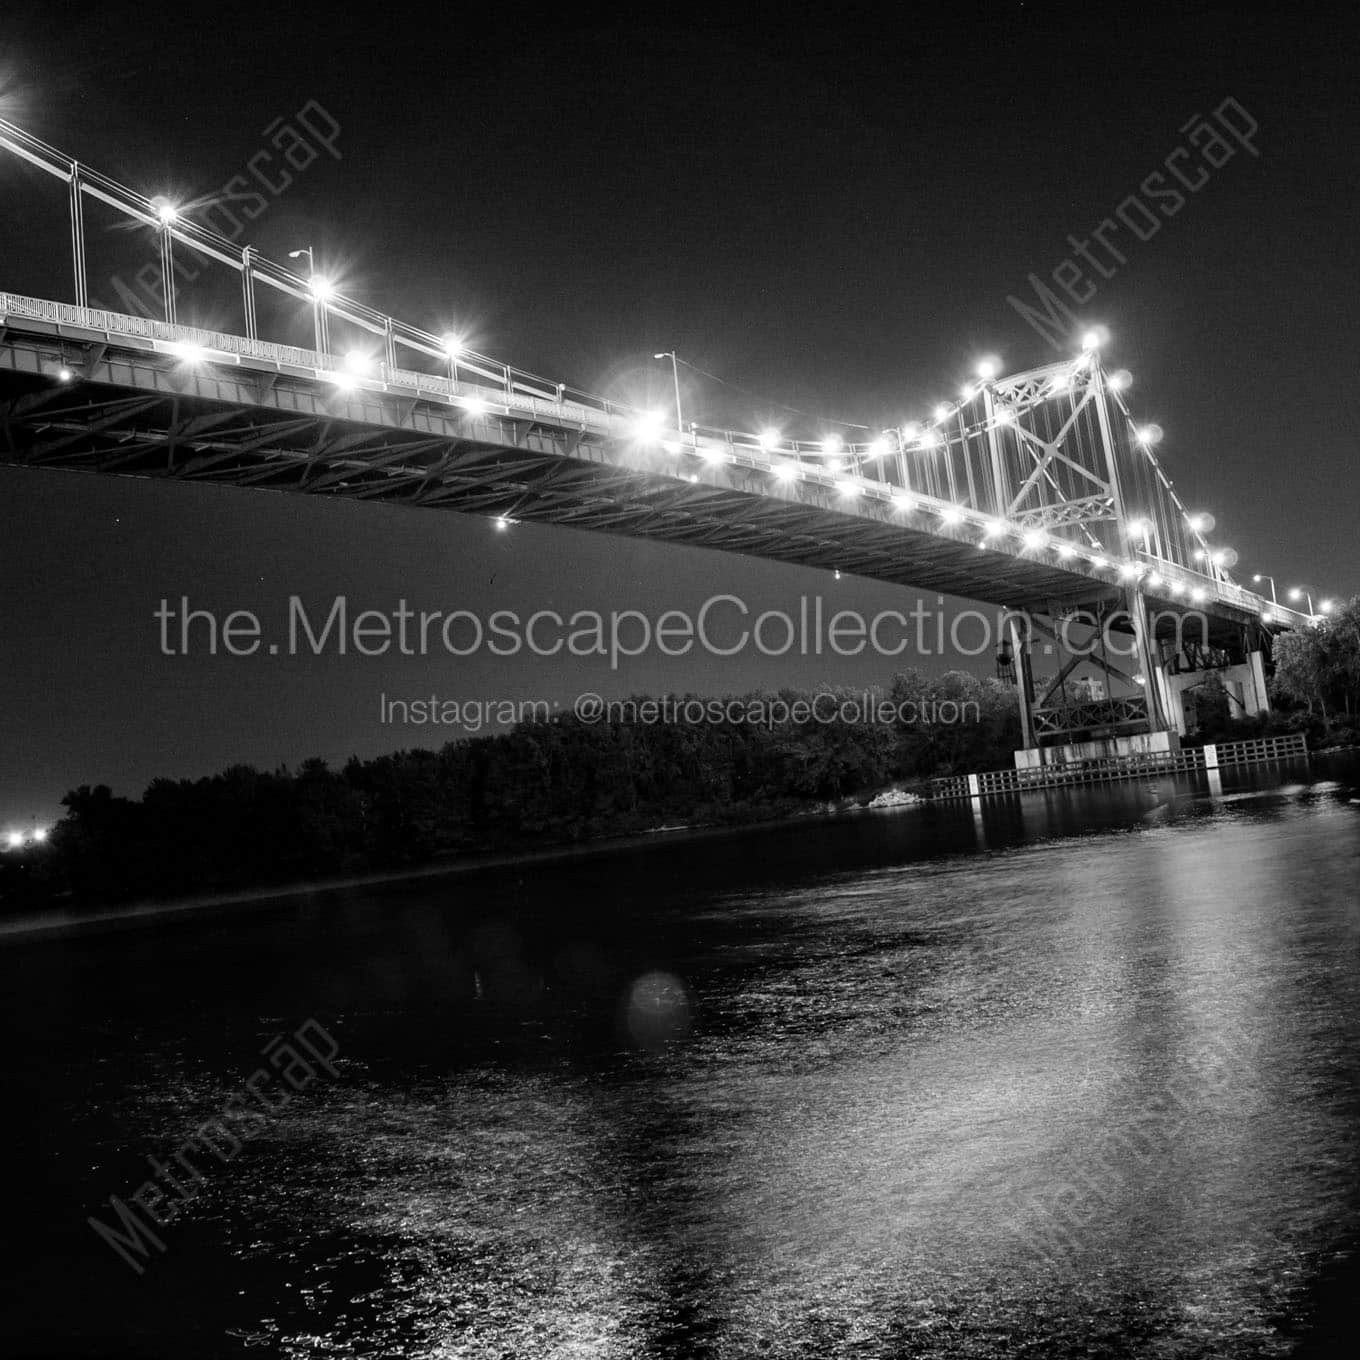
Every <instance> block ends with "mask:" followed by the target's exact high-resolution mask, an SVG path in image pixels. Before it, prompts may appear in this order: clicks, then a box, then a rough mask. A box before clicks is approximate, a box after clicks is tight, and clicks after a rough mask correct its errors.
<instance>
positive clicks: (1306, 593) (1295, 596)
mask: <svg viewBox="0 0 1360 1360" xmlns="http://www.w3.org/2000/svg"><path fill="white" fill-rule="evenodd" d="M1289 598H1290V599H1291V600H1299V599H1304V600H1307V601H1308V617H1309V618H1312V617H1313V592H1312V591H1311V590H1309V589H1308V587H1307V586H1295V587H1294V588H1293V590H1291V591H1290V592H1289Z"/></svg>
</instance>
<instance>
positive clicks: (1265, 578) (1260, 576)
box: [1251, 571, 1280, 605]
mask: <svg viewBox="0 0 1360 1360" xmlns="http://www.w3.org/2000/svg"><path fill="white" fill-rule="evenodd" d="M1251 579H1252V581H1253V582H1254V583H1255V584H1256V585H1260V584H1261V582H1262V581H1269V582H1270V602H1271V604H1276V605H1277V604H1279V603H1280V602H1279V600H1277V599H1276V598H1275V578H1274V577H1273V576H1267V575H1266V573H1265V572H1263V571H1261V572H1257V573H1256V575H1255V576H1253V577H1252V578H1251Z"/></svg>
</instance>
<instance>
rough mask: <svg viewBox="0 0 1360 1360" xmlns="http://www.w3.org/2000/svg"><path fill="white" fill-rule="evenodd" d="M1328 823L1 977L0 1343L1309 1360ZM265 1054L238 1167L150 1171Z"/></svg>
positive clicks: (145, 943) (532, 909)
mask: <svg viewBox="0 0 1360 1360" xmlns="http://www.w3.org/2000/svg"><path fill="white" fill-rule="evenodd" d="M1358 785H1360V769H1357V767H1356V765H1355V763H1354V762H1347V761H1346V760H1344V759H1340V758H1336V759H1334V760H1333V761H1332V762H1330V763H1328V762H1326V761H1320V760H1317V759H1315V760H1314V761H1313V763H1312V765H1311V766H1308V765H1304V766H1302V767H1298V768H1289V769H1282V770H1274V771H1271V770H1264V771H1258V772H1256V773H1254V774H1253V775H1250V776H1229V775H1225V776H1224V777H1223V780H1222V785H1221V787H1220V786H1219V785H1215V787H1214V788H1212V789H1210V788H1209V787H1208V786H1207V785H1206V784H1205V783H1204V781H1203V780H1202V779H1200V780H1198V781H1196V780H1194V779H1191V778H1185V779H1165V780H1149V781H1145V782H1140V783H1131V784H1122V785H1111V786H1106V787H1100V788H1090V789H1084V790H1068V791H1062V792H1053V793H1049V794H1034V795H1027V796H1025V797H1024V798H1014V799H1009V800H995V801H992V802H989V803H988V804H986V805H984V806H982V807H981V808H975V807H974V806H972V805H969V804H956V805H932V806H927V807H917V808H907V809H902V810H893V811H890V812H882V813H862V814H860V815H857V816H853V817H847V818H843V819H839V820H827V821H815V822H807V823H803V824H798V825H792V826H790V825H783V826H777V827H766V828H757V829H752V830H749V831H743V832H740V833H734V834H732V835H730V836H721V837H716V838H709V839H703V840H695V839H688V838H680V839H665V838H658V839H659V843H657V844H654V845H650V846H647V847H645V848H633V849H626V850H621V851H619V852H617V853H613V854H608V855H602V856H598V857H592V858H588V859H581V860H578V861H569V862H563V863H557V864H534V865H525V866H520V867H510V868H499V869H495V870H488V871H486V872H483V873H475V874H463V875H458V876H454V877H450V878H447V879H437V880H421V881H415V882H407V883H396V884H388V885H384V886H381V887H376V888H364V889H354V890H348V891H344V892H338V893H330V894H317V895H315V896H313V897H309V898H305V899H299V900H291V901H287V902H280V903H277V904H270V905H268V906H256V907H254V908H252V909H250V910H248V911H246V910H242V911H236V912H233V911H218V912H211V913H203V914H201V915H194V916H187V915H186V916H177V917H167V918H164V919H162V920H159V921H154V922H150V923H147V922H143V923H139V924H137V925H136V926H131V927H127V928H121V929H108V930H102V931H95V932H84V933H77V934H69V935H65V936H62V937H60V938H33V939H29V940H10V941H8V942H6V943H4V944H3V945H2V946H0V1008H2V1011H0V1013H2V1014H3V1019H4V1022H5V1033H6V1036H7V1040H8V1042H7V1044H6V1050H5V1056H4V1059H3V1062H4V1069H5V1071H4V1078H5V1090H6V1095H7V1097H8V1102H7V1104H8V1113H7V1116H6V1133H7V1137H8V1141H9V1142H10V1145H11V1152H10V1157H9V1160H8V1161H7V1163H6V1165H7V1168H8V1170H9V1184H8V1186H7V1187H6V1189H7V1193H6V1196H5V1201H6V1218H7V1232H6V1239H7V1245H6V1248H5V1253H6V1261H5V1268H4V1271H3V1282H2V1283H0V1291H3V1294H4V1311H3V1315H2V1316H3V1322H0V1332H3V1335H4V1337H5V1339H6V1341H7V1342H8V1346H7V1347H6V1345H4V1344H0V1351H4V1353H6V1354H11V1353H12V1354H15V1355H23V1356H38V1355H42V1356H58V1355H60V1356H66V1355H72V1354H90V1355H127V1356H133V1355H135V1356H139V1357H150V1356H156V1357H161V1356H164V1357H172V1356H173V1357H176V1360H184V1358H185V1357H195V1356H219V1355H221V1356H235V1355H264V1356H271V1355H277V1356H285V1357H290V1358H291V1357H304V1356H305V1357H313V1356H318V1357H319V1356H327V1357H351V1356H354V1357H357V1356H372V1357H377V1356H403V1357H444V1356H462V1355H468V1356H479V1357H480V1356H488V1357H491V1356H496V1357H499V1356H525V1357H531V1356H581V1357H614V1356H618V1357H623V1356H629V1357H631V1356H645V1355H656V1356H677V1357H678V1356H715V1357H719V1356H721V1357H727V1356H731V1357H744V1356H765V1355H769V1356H777V1357H783V1356H799V1357H801V1356H818V1357H825V1356H838V1355H855V1356H873V1357H886V1356H898V1355H910V1356H932V1357H933V1356H950V1357H954V1356H960V1357H962V1356H969V1357H974V1356H977V1357H981V1356H988V1357H990V1356H1003V1355H1004V1356H1016V1355H1022V1356H1035V1357H1065V1356H1078V1355H1080V1356H1102V1355H1110V1356H1119V1355H1138V1356H1158V1357H1163V1356H1175V1357H1181V1356H1195V1357H1200V1356H1204V1357H1208V1356H1215V1357H1219V1356H1232V1357H1237V1356H1283V1355H1293V1354H1298V1355H1325V1354H1331V1353H1333V1352H1332V1349H1331V1348H1332V1345H1333V1341H1332V1339H1331V1332H1330V1330H1329V1329H1330V1328H1331V1327H1332V1326H1333V1325H1335V1324H1337V1321H1338V1319H1339V1318H1340V1316H1341V1312H1340V1309H1341V1305H1342V1303H1343V1302H1344V1301H1345V1300H1346V1299H1347V1298H1349V1296H1350V1292H1351V1291H1352V1290H1353V1289H1354V1279H1355V1276H1354V1270H1353V1264H1352V1262H1353V1255H1352V1253H1353V1252H1354V1249H1355V1247H1356V1244H1357V1241H1358V1240H1360V1193H1358V1192H1360V1177H1358V1176H1357V1170H1358V1169H1360V1149H1358V1148H1357V1142H1356V1134H1357V1130H1360V1118H1358V1117H1357V1116H1358V1115H1360V1101H1358V1100H1357V1093H1358V1092H1360V1083H1357V1075H1358V1074H1360V969H1358V968H1357V959H1358V958H1360V953H1358V952H1357V944H1358V943H1360V892H1357V884H1360V787H1358ZM308 1022H315V1025H316V1026H320V1030H321V1032H324V1034H325V1035H327V1036H329V1037H330V1038H332V1039H333V1041H334V1045H335V1049H336V1053H335V1056H334V1058H333V1059H331V1060H330V1062H329V1067H330V1069H331V1070H329V1071H328V1070H325V1066H324V1065H323V1064H320V1063H319V1062H314V1063H312V1064H311V1066H310V1067H309V1069H308V1070H309V1071H310V1073H311V1076H309V1077H307V1078H305V1079H303V1078H299V1080H298V1081H297V1082H296V1083H295V1087H296V1089H293V1088H292V1087H290V1088H288V1099H287V1103H286V1104H285V1103H284V1102H283V1101H282V1100H279V1101H278V1102H277V1103H278V1104H279V1105H280V1108H279V1109H278V1110H277V1111H276V1112H274V1113H270V1114H269V1115H268V1116H256V1118H255V1120H254V1123H253V1125H252V1127H251V1131H250V1136H248V1137H243V1138H242V1139H241V1140H240V1142H239V1146H238V1148H237V1149H236V1151H235V1152H231V1150H230V1149H229V1148H228V1149H226V1151H223V1150H222V1149H221V1148H219V1151H218V1154H216V1155H215V1156H214V1155H209V1152H208V1151H205V1150H204V1148H203V1145H202V1144H201V1143H199V1144H190V1143H188V1142H187V1141H186V1140H191V1139H194V1138H195V1130H198V1129H200V1128H202V1127H203V1126H204V1125H205V1124H209V1125H211V1124H212V1123H213V1122H214V1121H218V1123H219V1124H220V1122H221V1121H222V1120H223V1118H224V1117H225V1116H224V1111H225V1110H227V1109H228V1108H230V1102H231V1101H232V1100H233V1099H234V1098H238V1097H239V1095H240V1093H241V1091H242V1088H243V1083H244V1082H245V1081H246V1079H247V1078H248V1077H249V1076H250V1074H251V1073H252V1072H254V1071H256V1070H258V1069H259V1068H260V1067H261V1065H262V1063H263V1062H264V1061H265V1060H264V1059H263V1058H262V1057H261V1053H262V1050H263V1049H264V1047H265V1045H266V1044H267V1043H269V1041H270V1040H271V1036H277V1035H280V1034H283V1035H292V1034H295V1033H298V1032H299V1030H300V1027H304V1026H306V1025H307V1023H308ZM308 1032H310V1033H312V1034H313V1035H315V1034H316V1033H317V1032H318V1031H317V1030H316V1029H315V1028H313V1029H312V1030H310V1031H308ZM323 1048H324V1045H323ZM325 1052H329V1050H325ZM275 1075H276V1074H275ZM275 1085H276V1089H283V1088H281V1087H279V1086H278V1083H277V1082H276V1084H275ZM234 1127H241V1126H234ZM186 1146H196V1148H197V1150H196V1151H195V1152H194V1154H193V1158H194V1159H193V1160H192V1161H191V1162H190V1164H191V1165H193V1166H195V1168H196V1170H197V1176H196V1178H195V1179H193V1180H192V1181H188V1178H187V1177H184V1176H181V1177H180V1178H179V1180H180V1182H181V1185H182V1188H183V1189H184V1191H185V1192H184V1193H182V1194H181V1196H180V1199H179V1201H178V1208H177V1210H176V1212H175V1215H174V1217H173V1219H172V1220H171V1221H168V1222H166V1223H164V1224H162V1225H160V1226H159V1227H158V1228H157V1229H156V1235H157V1237H158V1239H159V1241H160V1243H161V1246H163V1250H162V1249H161V1248H160V1247H154V1246H153V1247H151V1248H149V1249H147V1248H145V1247H143V1248H140V1249H138V1250H137V1251H135V1252H129V1251H127V1249H123V1251H122V1252H120V1251H119V1250H118V1249H116V1247H115V1246H114V1245H111V1244H110V1242H109V1241H107V1240H105V1238H103V1237H101V1235H100V1234H99V1233H98V1232H97V1231H96V1229H95V1228H94V1227H92V1226H91V1224H90V1222H89V1220H90V1219H91V1218H92V1217H93V1218H95V1219H97V1220H99V1221H103V1222H106V1223H109V1224H115V1223H117V1218H116V1216H115V1211H114V1209H112V1208H111V1206H110V1197H111V1196H116V1197H118V1198H119V1199H121V1200H122V1201H123V1202H124V1203H127V1202H128V1201H129V1197H130V1196H131V1195H133V1193H134V1192H136V1191H137V1190H138V1187H139V1186H140V1185H142V1183H143V1182H146V1181H147V1180H148V1178H149V1177H152V1175H153V1167H152V1163H151V1162H149V1161H148V1159H149V1158H155V1159H158V1160H159V1162H160V1163H161V1164H162V1165H165V1164H167V1163H168V1162H169V1161H170V1159H171V1158H172V1156H173V1154H174V1152H175V1150H176V1149H183V1148H185V1147H186ZM181 1165H182V1164H181ZM185 1182H187V1185H186V1184H185ZM161 1184H162V1185H164V1184H165V1181H164V1180H162V1182H161ZM147 1221H148V1222H150V1221H151V1220H150V1219H149V1218H148V1219H147ZM125 1258H126V1259H125Z"/></svg>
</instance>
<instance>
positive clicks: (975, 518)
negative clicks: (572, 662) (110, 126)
mask: <svg viewBox="0 0 1360 1360" xmlns="http://www.w3.org/2000/svg"><path fill="white" fill-rule="evenodd" d="M4 317H9V318H15V317H18V318H27V319H30V320H33V321H37V322H40V323H45V324H46V325H50V326H53V327H57V328H71V329H76V330H81V331H86V332H92V333H95V334H98V335H102V336H105V337H107V338H108V339H109V340H110V341H114V340H117V339H120V338H121V339H127V340H130V341H133V342H135V343H140V344H143V345H145V346H146V347H149V348H152V349H161V350H167V351H170V352H173V351H174V349H175V347H176V346H184V345H194V346H197V347H199V348H201V349H203V350H204V351H206V352H207V355H208V357H210V358H213V359H215V360H216V361H218V362H222V361H224V360H225V361H228V362H230V361H231V360H236V361H237V362H240V361H242V360H249V361H251V362H252V363H254V364H264V365H267V366H270V367H277V368H279V369H290V370H293V371H295V372H299V373H302V374H310V375H312V376H315V377H317V378H320V379H323V380H331V381H337V382H339V381H342V380H346V379H348V380H352V381H354V382H356V383H357V384H359V385H361V386H375V385H376V386H379V387H382V388H387V389H399V390H401V391H405V392H415V393H418V394H420V395H422V396H425V397H429V398H432V399H435V400H438V401H442V402H447V403H450V404H452V405H461V406H463V407H464V408H465V409H468V410H469V411H473V410H476V409H477V407H478V406H479V405H480V406H483V407H485V409H486V410H488V411H490V412H494V413H497V414H500V415H504V416H508V417H510V418H528V419H532V420H537V421H540V422H542V423H543V424H546V425H551V426H554V427H556V428H559V429H568V430H573V431H579V432H582V433H589V434H591V435H594V436H596V437H598V438H600V439H604V440H612V441H629V440H633V439H635V438H636V437H637V421H638V417H639V415H640V412H639V411H638V410H637V409H636V408H634V407H630V406H622V405H619V404H617V403H614V402H612V401H610V400H609V399H608V398H605V397H601V396H598V395H594V394H591V393H587V392H583V391H580V390H578V389H574V388H568V387H567V386H565V385H561V386H554V385H552V384H550V383H548V382H547V381H546V380H545V379H542V378H539V377H537V376H535V375H533V374H529V373H526V372H523V371H522V370H519V369H515V368H512V367H510V366H508V365H501V366H497V365H495V364H494V363H493V361H490V360H485V359H483V358H482V357H481V356H460V357H458V358H457V359H456V360H454V361H453V367H452V371H453V372H456V373H457V374H458V375H459V376H458V379H457V380H455V379H453V378H452V377H443V376H441V375H438V374H432V373H427V372H423V371H421V370H417V369H406V368H401V367H399V366H396V365H389V364H387V363H385V362H382V361H377V360H375V361H372V362H370V363H367V364H366V365H365V366H364V368H363V369H362V370H352V369H350V368H349V367H348V366H347V364H346V361H345V360H343V359H341V358H338V357H337V356H335V355H333V354H328V353H322V352H319V351H317V350H312V349H306V348H303V347H301V346H297V345H287V344H282V343H279V342H277V341H272V340H259V339H252V338H248V337H246V336H240V335H232V334H230V333H226V332H222V331H209V330H203V329H201V328H198V327H194V326H184V325H180V324H177V323H171V322H166V321H158V320H155V319H154V318H151V317H145V316H131V315H128V314H126V313H122V312H113V311H109V310H107V309H103V308H92V307H80V306H77V305H75V304H74V303H66V302H58V301H52V300H49V299H45V298H31V297H25V296H22V295H20V294H14V293H0V318H4ZM389 348H390V347H389ZM465 374H466V375H468V377H465V376H464V375H465ZM469 379H475V380H469ZM659 439H660V442H661V446H662V447H663V448H666V449H667V450H668V451H669V452H671V453H672V454H679V453H681V452H685V451H688V452H691V453H694V454H697V455H699V456H701V457H704V458H708V459H711V460H712V461H715V462H726V463H729V464H732V465H735V466H738V467H745V468H749V469H752V470H754V471H757V472H761V473H764V474H769V475H770V476H771V478H772V480H773V475H774V474H775V473H776V472H777V471H778V470H779V468H780V467H781V465H783V464H787V463H789V462H793V463H795V464H796V466H797V476H798V478H799V479H800V480H801V481H802V482H804V483H806V484H810V485H812V486H816V487H819V488H821V489H823V490H829V489H831V488H834V487H836V486H837V485H839V484H840V483H842V482H844V481H845V480H847V479H849V480H850V481H851V482H852V484H853V486H854V489H855V492H856V495H857V497H858V498H859V499H860V500H861V501H867V502H870V503H873V502H877V503H879V504H880V505H883V504H885V503H889V502H892V501H894V500H895V499H896V498H899V497H906V498H907V499H908V500H909V502H910V504H911V505H912V506H913V507H915V508H916V509H919V510H921V511H927V512H929V513H931V514H933V515H935V516H936V517H938V518H939V519H940V520H941V521H942V523H943V524H944V525H946V526H952V525H954V524H957V523H962V524H963V525H964V526H965V527H970V526H971V527H977V525H978V524H980V523H981V522H982V520H983V519H985V518H987V517H982V516H979V515H978V512H977V511H976V510H974V509H972V508H971V507H969V506H965V505H960V504H958V503H956V502H953V501H949V500H946V499H942V498H940V497H938V496H934V495H931V494H927V493H924V492H922V491H921V490H919V489H916V488H912V489H910V490H909V491H908V490H904V489H903V488H902V487H899V486H896V485H895V484H893V483H892V482H889V481H885V480H883V479H881V478H874V477H869V476H865V475H864V474H863V472H862V471H860V472H850V473H847V472H833V471H832V469H831V467H830V466H828V464H827V462H826V456H825V450H824V449H823V448H821V446H819V445H812V444H808V443H805V442H804V443H800V442H797V441H782V442H781V443H779V444H778V446H777V447H773V448H772V447H769V446H767V444H766V443H765V442H763V441H762V440H761V439H760V438H759V437H757V436H755V435H752V434H749V433H745V432H739V431H733V430H721V429H716V428H712V427H700V426H697V425H696V426H692V427H691V428H690V430H689V431H688V432H681V431H678V430H674V431H669V430H665V429H663V430H661V431H660V432H659ZM766 494H769V493H768V491H767V492H766ZM853 503H854V502H853V501H852V502H851V503H850V504H853ZM847 508H849V506H847ZM951 516H952V518H951ZM1012 546H1013V545H1012ZM1076 551H1077V554H1078V556H1080V557H1083V558H1084V559H1085V562H1086V564H1089V565H1095V566H1097V567H1099V566H1101V565H1104V566H1108V565H1109V564H1108V563H1103V562H1102V560H1101V559H1100V558H1099V556H1098V554H1097V555H1093V554H1092V553H1091V552H1087V551H1085V550H1082V549H1077V550H1076ZM1143 556H1144V564H1145V565H1147V566H1149V567H1155V568H1156V569H1157V570H1158V571H1160V572H1161V573H1162V574H1163V575H1164V576H1165V577H1166V578H1167V579H1168V580H1175V581H1177V582H1179V583H1180V584H1181V585H1183V586H1185V587H1186V588H1187V589H1189V590H1191V591H1192V592H1198V591H1201V590H1202V591H1203V592H1204V593H1205V598H1209V597H1212V598H1214V599H1215V600H1217V601H1221V602H1225V603H1229V604H1233V605H1236V606H1238V607H1240V608H1242V609H1244V610H1248V611H1251V612H1254V613H1256V614H1258V615H1259V614H1262V613H1264V612H1269V611H1273V612H1274V614H1275V616H1276V617H1277V618H1278V620H1279V621H1280V622H1281V623H1286V624H1293V625H1295V626H1297V625H1299V624H1304V623H1307V621H1308V620H1307V617H1306V616H1305V615H1303V614H1300V613H1299V612H1298V611H1296V610H1290V609H1287V608H1285V607H1283V606H1278V605H1272V604H1270V603H1268V602H1267V601H1265V600H1264V599H1262V598H1261V597H1260V596H1258V595H1254V594H1253V593H1252V592H1250V591H1247V590H1244V589H1243V588H1242V587H1240V586H1238V585H1236V584H1235V583H1232V582H1229V581H1225V580H1222V579H1220V578H1217V577H1211V576H1207V575H1202V574H1199V573H1196V572H1194V571H1192V570H1189V569H1187V568H1185V567H1182V566H1179V565H1178V564H1176V563H1173V562H1165V561H1162V560H1161V559H1157V558H1152V557H1150V556H1148V555H1146V554H1144V555H1143Z"/></svg>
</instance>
